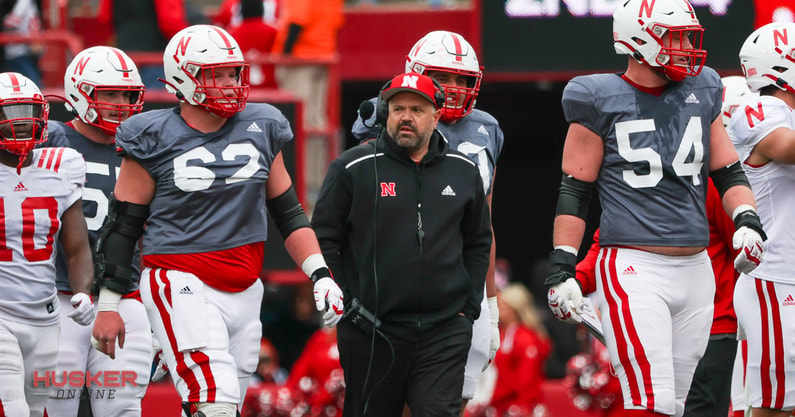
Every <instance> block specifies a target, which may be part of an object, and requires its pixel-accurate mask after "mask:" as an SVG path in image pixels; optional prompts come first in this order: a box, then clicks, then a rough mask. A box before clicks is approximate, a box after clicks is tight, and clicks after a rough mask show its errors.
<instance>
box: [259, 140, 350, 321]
mask: <svg viewBox="0 0 795 417" xmlns="http://www.w3.org/2000/svg"><path fill="white" fill-rule="evenodd" d="M265 190H266V195H268V196H273V197H272V198H268V200H267V202H266V204H267V206H268V212H269V213H270V215H271V217H272V218H273V221H274V223H276V228H277V229H279V233H280V234H281V236H282V238H283V239H284V247H285V249H287V253H289V254H290V257H291V258H293V261H295V263H296V264H297V265H300V266H301V270H302V271H304V273H305V274H306V275H307V276H308V277H309V278H310V279H311V280H312V282H314V284H315V288H314V293H315V307H317V309H318V310H319V311H324V312H325V313H324V314H323V322H324V324H325V325H326V326H328V327H334V326H335V325H336V324H337V323H338V322H339V320H340V318H342V310H343V308H342V290H340V288H339V286H337V284H336V283H335V282H334V280H333V279H332V278H331V271H329V268H328V265H326V261H325V259H324V258H323V255H322V253H321V252H320V245H319V244H318V243H317V236H315V231H314V230H313V229H312V225H311V224H310V223H309V219H308V218H307V217H306V213H305V212H304V209H303V207H301V203H300V202H299V201H298V196H297V195H296V194H295V188H293V181H292V179H291V178H290V174H289V173H288V172H287V168H285V166H284V158H283V157H282V153H281V152H279V153H278V154H277V155H276V158H274V160H273V163H272V164H271V167H270V175H269V176H268V181H267V182H266V184H265Z"/></svg>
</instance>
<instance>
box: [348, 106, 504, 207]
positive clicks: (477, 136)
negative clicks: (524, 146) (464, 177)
mask: <svg viewBox="0 0 795 417" xmlns="http://www.w3.org/2000/svg"><path fill="white" fill-rule="evenodd" d="M376 101H377V98H372V99H370V102H372V103H373V105H375V104H376ZM368 126H372V127H368ZM436 129H437V130H439V132H441V133H442V136H444V138H445V139H446V140H447V142H448V144H449V145H450V148H451V149H455V150H457V151H458V152H461V153H462V154H464V155H466V156H467V157H469V159H470V160H472V162H474V163H475V164H477V166H478V170H479V171H480V177H481V178H482V179H483V189H484V190H485V191H486V195H488V194H490V193H491V183H492V181H493V180H494V168H495V167H496V166H497V159H499V157H500V153H501V152H502V144H503V142H504V141H505V139H504V138H503V135H502V129H500V125H499V123H497V119H495V118H494V117H493V116H492V115H490V114H488V113H486V112H484V111H481V110H478V109H474V110H472V113H470V114H468V115H466V116H464V117H462V118H461V119H459V120H458V122H457V123H454V124H447V123H441V122H439V124H438V125H437V126H436ZM380 130H381V129H380V127H378V126H375V115H373V116H371V117H370V118H369V119H368V120H367V126H365V124H364V123H362V118H361V116H359V117H357V118H356V121H355V122H353V127H352V128H351V133H352V134H353V137H354V138H356V140H358V141H363V140H367V139H371V138H374V137H376V136H378V133H379V131H380Z"/></svg>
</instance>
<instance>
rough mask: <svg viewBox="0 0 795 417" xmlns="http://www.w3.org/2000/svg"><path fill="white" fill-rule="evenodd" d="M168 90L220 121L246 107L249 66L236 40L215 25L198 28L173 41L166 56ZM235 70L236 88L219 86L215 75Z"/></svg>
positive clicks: (177, 35)
mask: <svg viewBox="0 0 795 417" xmlns="http://www.w3.org/2000/svg"><path fill="white" fill-rule="evenodd" d="M163 65H164V70H165V74H166V80H165V81H166V89H167V90H168V91H169V92H171V93H176V94H177V97H179V98H180V99H181V100H185V101H186V102H188V103H189V104H192V105H194V106H200V107H203V108H204V109H206V110H207V111H209V112H211V113H213V114H216V115H218V116H220V117H224V118H227V117H231V116H232V115H234V114H235V113H237V112H239V111H242V110H243V109H244V108H245V107H246V100H247V99H248V91H249V81H248V63H246V61H245V59H243V52H242V51H241V50H240V46H238V44H237V41H236V40H235V38H233V37H232V35H230V34H229V33H228V32H227V31H226V30H224V29H222V28H220V27H217V26H212V25H194V26H189V27H187V28H185V29H182V30H181V31H179V32H178V33H177V34H176V35H174V37H172V38H171V41H169V43H168V45H167V46H166V50H165V52H164V53H163ZM222 68H234V69H235V71H236V74H237V82H236V83H235V85H216V82H215V78H216V76H215V72H216V71H217V70H219V69H222Z"/></svg>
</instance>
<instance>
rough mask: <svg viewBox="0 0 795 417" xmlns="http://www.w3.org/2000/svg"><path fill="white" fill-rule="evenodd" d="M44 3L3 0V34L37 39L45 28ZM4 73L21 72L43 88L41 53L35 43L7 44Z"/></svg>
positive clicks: (1, 0)
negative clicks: (43, 21) (43, 23)
mask: <svg viewBox="0 0 795 417" xmlns="http://www.w3.org/2000/svg"><path fill="white" fill-rule="evenodd" d="M41 2H42V0H0V14H2V18H3V33H6V34H14V35H26V36H29V37H31V38H34V39H35V38H36V36H37V34H38V33H39V31H40V30H41V29H42V21H41V16H42V6H41ZM3 50H4V53H5V55H4V61H3V65H2V71H3V72H18V73H20V74H22V75H24V76H26V77H28V78H29V79H30V80H31V81H33V83H34V84H36V85H41V71H40V70H39V54H40V52H41V45H40V44H36V43H9V44H7V45H5V48H3Z"/></svg>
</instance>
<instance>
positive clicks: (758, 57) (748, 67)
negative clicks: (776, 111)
mask: <svg viewBox="0 0 795 417" xmlns="http://www.w3.org/2000/svg"><path fill="white" fill-rule="evenodd" d="M740 66H741V67H742V69H743V74H745V80H746V82H747V83H748V87H749V88H750V89H751V91H753V92H755V93H756V92H759V89H761V88H762V87H766V86H768V85H774V86H776V87H778V88H780V89H782V90H786V91H790V92H792V93H795V23H790V22H777V23H768V24H766V25H764V26H762V27H761V28H759V29H757V30H755V31H754V32H753V33H751V35H750V36H749V37H748V39H746V40H745V42H744V43H743V46H742V48H740Z"/></svg>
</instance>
